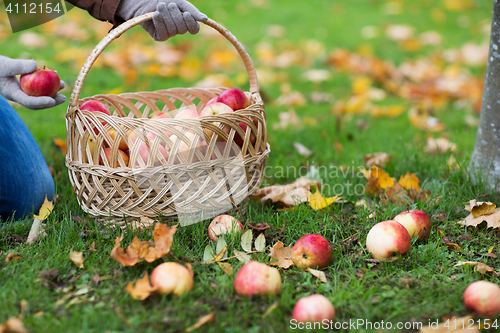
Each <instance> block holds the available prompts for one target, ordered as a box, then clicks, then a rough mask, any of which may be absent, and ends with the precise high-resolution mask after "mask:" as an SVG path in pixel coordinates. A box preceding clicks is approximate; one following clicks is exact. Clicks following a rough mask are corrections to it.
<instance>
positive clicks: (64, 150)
mask: <svg viewBox="0 0 500 333" xmlns="http://www.w3.org/2000/svg"><path fill="white" fill-rule="evenodd" d="M52 141H53V142H54V145H56V147H57V148H59V150H60V151H61V153H62V154H63V155H66V153H67V152H68V143H67V142H66V141H65V140H62V139H59V138H54V139H52Z"/></svg>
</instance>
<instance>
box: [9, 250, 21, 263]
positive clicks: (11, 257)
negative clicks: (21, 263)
mask: <svg viewBox="0 0 500 333" xmlns="http://www.w3.org/2000/svg"><path fill="white" fill-rule="evenodd" d="M21 258H22V256H21V255H20V254H18V253H16V252H13V253H9V254H8V255H7V257H6V258H5V262H10V261H16V260H19V259H21Z"/></svg>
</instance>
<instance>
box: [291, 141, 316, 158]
mask: <svg viewBox="0 0 500 333" xmlns="http://www.w3.org/2000/svg"><path fill="white" fill-rule="evenodd" d="M293 147H294V148H295V149H297V152H298V153H299V155H301V156H304V157H309V156H311V155H313V154H314V153H313V152H312V151H310V150H309V149H308V148H307V147H306V146H304V145H303V144H301V143H298V142H294V143H293Z"/></svg>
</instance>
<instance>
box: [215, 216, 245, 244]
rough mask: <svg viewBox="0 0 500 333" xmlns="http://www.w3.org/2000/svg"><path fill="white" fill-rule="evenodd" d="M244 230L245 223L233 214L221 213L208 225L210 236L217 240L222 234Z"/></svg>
mask: <svg viewBox="0 0 500 333" xmlns="http://www.w3.org/2000/svg"><path fill="white" fill-rule="evenodd" d="M242 230H243V224H242V223H241V222H240V221H238V220H237V219H236V218H235V217H233V216H231V215H219V216H217V217H215V218H214V219H213V220H212V222H210V225H209V226H208V237H209V238H210V239H211V240H213V241H216V240H217V238H218V237H219V236H221V235H224V234H227V233H236V232H240V231H242Z"/></svg>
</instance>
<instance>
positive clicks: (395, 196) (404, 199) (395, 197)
mask: <svg viewBox="0 0 500 333" xmlns="http://www.w3.org/2000/svg"><path fill="white" fill-rule="evenodd" d="M380 197H381V199H382V200H383V201H386V200H389V201H391V202H392V203H394V204H396V205H399V206H404V205H407V204H408V203H410V202H411V198H410V197H409V196H408V194H407V193H406V191H405V190H404V188H403V187H402V186H401V184H399V183H395V184H394V185H393V186H390V187H387V188H386V189H385V191H384V192H383V193H381V194H380Z"/></svg>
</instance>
